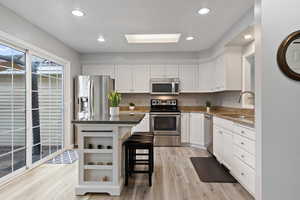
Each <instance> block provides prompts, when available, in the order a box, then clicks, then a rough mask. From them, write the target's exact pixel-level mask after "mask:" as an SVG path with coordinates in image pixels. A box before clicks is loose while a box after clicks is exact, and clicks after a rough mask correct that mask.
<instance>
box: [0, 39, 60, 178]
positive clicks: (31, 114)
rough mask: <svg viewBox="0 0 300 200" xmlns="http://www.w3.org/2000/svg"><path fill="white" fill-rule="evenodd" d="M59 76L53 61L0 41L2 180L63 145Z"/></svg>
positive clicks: (58, 69) (0, 157)
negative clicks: (27, 101)
mask: <svg viewBox="0 0 300 200" xmlns="http://www.w3.org/2000/svg"><path fill="white" fill-rule="evenodd" d="M26 66H27V67H26ZM63 75H64V66H63V65H61V64H58V63H57V62H55V61H52V60H50V59H45V58H43V57H39V56H37V55H32V54H30V51H29V52H28V51H25V50H24V51H23V50H19V49H17V48H13V47H11V46H8V45H3V44H0V182H1V180H3V179H5V178H7V177H9V176H12V175H13V174H14V172H16V171H18V170H21V169H23V170H25V168H26V167H27V168H30V167H31V166H32V165H33V163H34V164H38V162H37V161H40V163H42V162H43V161H44V160H47V158H49V157H50V156H51V155H53V153H55V152H58V151H59V150H61V149H62V148H63V142H64V140H63V138H64V103H63V102H64V98H63V97H64V91H63V88H64V86H63V84H64V76H63ZM26 83H28V84H27V87H26ZM29 83H31V84H29ZM28 86H30V87H28ZM26 99H27V100H28V99H31V104H30V103H27V104H26ZM29 102H30V101H29Z"/></svg>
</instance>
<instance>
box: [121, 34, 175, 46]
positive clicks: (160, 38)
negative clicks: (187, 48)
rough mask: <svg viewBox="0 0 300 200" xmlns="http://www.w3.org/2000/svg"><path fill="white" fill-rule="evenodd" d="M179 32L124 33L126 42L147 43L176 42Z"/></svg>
mask: <svg viewBox="0 0 300 200" xmlns="http://www.w3.org/2000/svg"><path fill="white" fill-rule="evenodd" d="M180 35H181V34H180V33H174V34H126V35H125V37H126V39H127V42H128V43H136V44H143V43H144V44H149V43H177V42H178V41H179V38H180Z"/></svg>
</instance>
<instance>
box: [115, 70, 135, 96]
mask: <svg viewBox="0 0 300 200" xmlns="http://www.w3.org/2000/svg"><path fill="white" fill-rule="evenodd" d="M132 79H133V76H132V67H131V66H130V65H118V66H116V91H118V92H121V93H129V92H133V81H132Z"/></svg>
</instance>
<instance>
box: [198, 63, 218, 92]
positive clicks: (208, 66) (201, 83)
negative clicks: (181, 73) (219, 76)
mask: <svg viewBox="0 0 300 200" xmlns="http://www.w3.org/2000/svg"><path fill="white" fill-rule="evenodd" d="M215 68H216V62H215V60H213V61H210V62H206V63H202V64H200V65H199V67H198V92H213V91H214V90H215V85H216V84H215V80H216V79H215Z"/></svg>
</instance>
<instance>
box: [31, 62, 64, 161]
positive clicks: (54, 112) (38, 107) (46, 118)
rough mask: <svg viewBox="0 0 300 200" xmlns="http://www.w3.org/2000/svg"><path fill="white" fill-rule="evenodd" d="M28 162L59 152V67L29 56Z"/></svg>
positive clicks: (60, 88) (60, 74) (61, 108)
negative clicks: (30, 129) (29, 129)
mask: <svg viewBox="0 0 300 200" xmlns="http://www.w3.org/2000/svg"><path fill="white" fill-rule="evenodd" d="M31 60H32V61H31V68H32V134H33V144H32V145H33V146H32V162H33V163H34V162H36V161H38V160H40V159H42V158H44V157H47V156H48V155H50V154H52V153H55V152H57V151H58V150H60V149H62V144H63V66H62V65H59V64H57V63H55V62H52V61H49V60H47V59H43V58H41V57H37V56H32V59H31Z"/></svg>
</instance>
